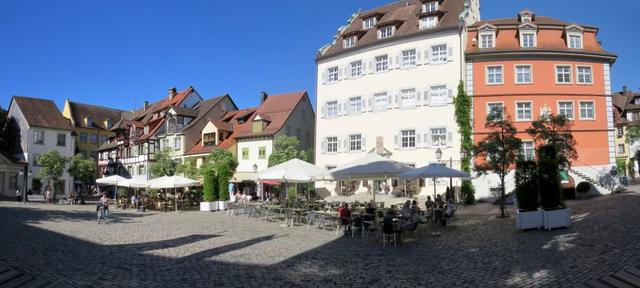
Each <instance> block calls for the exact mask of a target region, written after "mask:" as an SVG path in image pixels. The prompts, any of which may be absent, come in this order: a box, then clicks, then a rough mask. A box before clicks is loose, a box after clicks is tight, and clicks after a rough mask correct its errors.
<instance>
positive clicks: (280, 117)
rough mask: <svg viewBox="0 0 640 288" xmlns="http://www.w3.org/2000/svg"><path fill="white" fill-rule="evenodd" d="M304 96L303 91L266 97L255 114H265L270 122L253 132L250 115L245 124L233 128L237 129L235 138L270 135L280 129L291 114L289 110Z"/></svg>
mask: <svg viewBox="0 0 640 288" xmlns="http://www.w3.org/2000/svg"><path fill="white" fill-rule="evenodd" d="M306 97H308V96H307V92H305V91H298V92H293V93H286V94H280V95H273V96H269V97H267V99H266V100H265V101H264V103H262V105H260V107H258V109H257V110H256V111H255V114H257V115H265V117H268V118H270V122H269V123H268V124H267V126H266V127H264V129H263V130H262V131H260V132H253V131H252V125H251V120H253V118H254V117H251V118H250V119H249V121H247V122H246V123H245V125H241V126H240V127H238V130H235V129H234V131H238V132H237V135H236V138H246V137H258V136H272V135H273V134H275V133H277V132H278V131H280V129H281V128H282V126H283V125H284V123H285V122H286V121H287V119H289V115H291V112H293V109H295V107H296V105H298V103H300V101H302V100H303V99H304V98H306ZM234 134H235V132H234Z"/></svg>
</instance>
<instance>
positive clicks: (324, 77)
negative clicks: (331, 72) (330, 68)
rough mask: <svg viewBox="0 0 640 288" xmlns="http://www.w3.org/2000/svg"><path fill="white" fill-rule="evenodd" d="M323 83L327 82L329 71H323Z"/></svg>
mask: <svg viewBox="0 0 640 288" xmlns="http://www.w3.org/2000/svg"><path fill="white" fill-rule="evenodd" d="M322 84H327V71H326V70H325V71H324V72H322Z"/></svg>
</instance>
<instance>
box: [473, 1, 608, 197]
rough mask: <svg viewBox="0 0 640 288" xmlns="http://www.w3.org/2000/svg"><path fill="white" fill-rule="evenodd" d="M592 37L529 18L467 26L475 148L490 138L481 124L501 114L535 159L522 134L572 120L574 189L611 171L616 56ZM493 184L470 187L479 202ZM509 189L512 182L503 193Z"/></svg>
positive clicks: (582, 29) (587, 31)
mask: <svg viewBox="0 0 640 288" xmlns="http://www.w3.org/2000/svg"><path fill="white" fill-rule="evenodd" d="M597 32H598V28H596V27H593V26H588V25H577V24H574V23H568V22H564V21H561V20H557V19H553V18H550V17H543V16H536V15H535V13H533V12H531V11H528V10H524V11H521V12H520V13H518V15H517V17H514V18H508V19H498V20H488V21H481V22H477V23H475V24H474V25H472V26H470V27H469V32H468V33H469V35H468V39H469V41H467V46H466V60H467V63H466V73H467V75H466V88H467V93H468V94H469V95H471V97H472V99H473V131H474V142H475V143H477V142H479V141H480V140H482V139H483V138H484V137H485V136H486V135H487V133H489V131H487V130H486V129H485V128H484V125H485V122H486V121H485V120H486V116H487V115H488V114H489V113H491V111H493V109H494V108H497V107H500V108H501V109H503V110H504V111H505V112H506V113H507V114H508V115H509V116H510V117H511V119H512V120H513V121H514V124H515V126H516V128H517V130H518V134H517V136H518V137H519V138H520V139H522V140H523V151H522V154H523V155H524V156H525V158H526V159H533V158H534V157H535V147H536V143H534V141H533V140H532V139H531V136H530V135H528V134H527V133H525V129H527V128H528V127H530V125H531V122H532V121H534V120H538V119H539V117H540V116H541V115H543V114H546V113H553V114H563V115H565V116H566V117H568V118H569V119H571V120H573V125H572V127H571V131H572V134H573V137H574V138H575V139H576V142H577V146H576V149H577V152H578V155H579V158H578V159H577V160H575V161H572V170H571V171H570V174H571V176H572V177H574V179H575V180H577V181H576V183H578V182H579V181H580V180H581V179H580V178H585V177H589V178H592V179H598V175H599V174H600V173H602V171H609V169H610V168H611V166H612V165H615V147H614V123H613V113H612V98H611V80H610V79H611V78H610V68H611V65H612V64H613V63H614V61H615V59H616V56H615V55H614V54H612V53H610V52H607V51H605V50H604V49H603V48H602V46H601V44H600V43H599V41H598V39H597V37H596V34H597ZM578 174H580V175H578ZM596 181H597V180H596ZM498 183H499V181H498V180H497V177H495V175H487V176H481V177H479V178H477V179H475V180H474V186H475V187H476V193H477V195H476V196H477V197H479V198H483V197H488V196H491V193H490V190H491V188H493V187H496V186H497V185H498ZM514 188H515V183H514V181H513V177H512V176H511V177H509V178H508V181H507V190H513V189H514ZM507 192H509V191H507Z"/></svg>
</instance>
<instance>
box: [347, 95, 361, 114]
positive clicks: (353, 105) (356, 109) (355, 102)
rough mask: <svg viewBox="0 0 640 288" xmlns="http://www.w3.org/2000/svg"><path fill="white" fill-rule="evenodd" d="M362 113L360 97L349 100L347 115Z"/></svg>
mask: <svg viewBox="0 0 640 288" xmlns="http://www.w3.org/2000/svg"><path fill="white" fill-rule="evenodd" d="M360 112H362V97H351V98H349V113H360Z"/></svg>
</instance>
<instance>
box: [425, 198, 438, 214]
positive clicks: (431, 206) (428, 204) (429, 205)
mask: <svg viewBox="0 0 640 288" xmlns="http://www.w3.org/2000/svg"><path fill="white" fill-rule="evenodd" d="M424 207H426V208H427V211H433V209H434V208H435V207H436V202H433V200H431V196H427V201H424Z"/></svg>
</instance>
